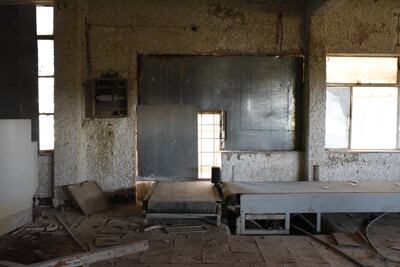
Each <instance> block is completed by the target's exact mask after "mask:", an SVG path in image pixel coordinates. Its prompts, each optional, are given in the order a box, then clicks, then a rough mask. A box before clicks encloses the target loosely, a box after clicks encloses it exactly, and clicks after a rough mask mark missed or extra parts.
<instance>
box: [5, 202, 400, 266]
mask: <svg viewBox="0 0 400 267" xmlns="http://www.w3.org/2000/svg"><path fill="white" fill-rule="evenodd" d="M35 213H36V220H35V222H34V223H32V224H30V225H26V226H25V227H23V228H21V229H20V230H17V231H14V232H13V233H10V234H7V235H4V236H2V237H0V260H8V261H14V262H18V263H24V264H29V263H33V262H39V261H44V260H47V259H51V258H55V257H60V256H65V255H70V254H73V253H79V252H82V249H81V248H80V247H79V246H78V245H77V244H76V243H75V242H74V241H73V240H72V239H71V238H70V236H69V235H68V234H67V233H66V231H65V230H64V229H63V228H62V227H61V225H59V223H58V222H57V220H56V219H55V218H54V215H55V214H57V215H58V216H59V217H61V218H62V219H63V220H64V221H65V222H66V224H67V225H68V226H69V227H70V228H71V229H72V231H73V232H74V233H75V234H76V235H77V237H78V238H79V240H81V242H82V243H83V244H84V245H85V246H87V247H88V249H91V250H92V249H96V248H100V247H106V246H109V245H116V244H120V243H125V242H130V241H137V240H143V239H146V240H149V246H150V248H149V249H148V250H146V251H144V252H142V253H138V254H133V255H128V256H126V257H122V258H117V259H113V260H108V261H104V262H99V263H96V264H92V266H151V267H153V266H179V267H180V266H207V267H211V266H355V265H354V264H353V263H351V262H349V261H348V260H346V259H344V258H343V257H342V256H340V255H337V254H336V253H334V252H332V251H331V250H330V249H328V248H326V247H324V246H323V245H321V244H320V243H318V242H316V241H314V240H312V239H311V238H309V237H306V236H301V235H288V236H283V235H282V236H255V237H251V236H234V235H229V233H228V232H227V227H226V226H225V225H222V226H219V227H216V226H213V225H211V224H208V223H205V222H196V223H197V224H199V223H201V225H203V226H204V228H203V231H204V232H201V233H193V232H192V233H179V234H177V233H166V232H165V229H156V230H153V231H148V232H144V231H143V229H144V228H145V227H146V225H144V224H143V223H144V221H143V219H142V218H141V217H140V211H139V210H138V209H136V208H135V207H133V206H132V205H119V206H115V207H113V208H112V209H111V210H109V211H106V212H102V213H98V214H94V215H92V216H90V217H88V216H84V215H82V214H81V213H80V212H79V211H78V210H64V211H57V210H54V209H37V210H36V211H35ZM327 219H328V220H329V222H330V224H329V227H330V228H331V229H332V231H336V232H339V231H340V232H343V233H355V232H356V231H357V230H358V229H359V227H360V225H362V223H363V222H364V221H365V220H366V217H365V216H357V215H355V216H351V215H345V214H342V215H335V216H333V215H332V216H331V215H330V216H327ZM188 223H189V222H186V224H188ZM191 223H193V222H190V223H189V224H191ZM56 227H57V228H56ZM55 228H56V229H55ZM371 236H372V237H373V239H374V243H376V244H378V245H379V247H380V248H383V252H384V253H385V255H389V256H390V257H391V258H396V257H397V259H399V260H400V246H399V245H400V216H398V215H388V216H386V217H384V218H383V219H382V220H380V221H379V222H377V223H376V224H375V225H374V227H373V228H371ZM318 237H320V238H322V239H324V240H326V241H328V242H330V243H331V244H333V245H336V246H337V247H338V248H340V249H341V250H343V251H346V252H347V253H348V254H350V255H352V256H353V257H355V258H357V259H358V260H360V261H361V262H363V263H365V264H366V266H400V263H393V262H388V261H385V260H384V259H383V258H382V257H381V256H379V255H378V254H377V253H376V252H375V250H373V249H372V248H371V247H370V246H369V245H367V244H366V242H365V241H364V240H363V239H362V238H359V239H358V240H357V242H358V243H357V242H356V244H350V245H346V244H338V243H337V242H335V241H334V238H333V237H332V235H318Z"/></svg>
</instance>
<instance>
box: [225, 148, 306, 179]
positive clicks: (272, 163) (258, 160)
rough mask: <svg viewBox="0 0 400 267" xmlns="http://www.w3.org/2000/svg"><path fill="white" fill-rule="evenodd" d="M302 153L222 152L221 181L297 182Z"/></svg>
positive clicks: (301, 165)
mask: <svg viewBox="0 0 400 267" xmlns="http://www.w3.org/2000/svg"><path fill="white" fill-rule="evenodd" d="M303 162H304V161H303V153H302V152H296V151H293V152H292V151H287V152H285V151H283V152H277V151H273V152H259V151H257V152H222V153H221V166H222V167H221V179H222V181H231V182H265V181H269V182H275V181H280V182H282V181H284V182H290V181H298V180H300V179H302V178H303Z"/></svg>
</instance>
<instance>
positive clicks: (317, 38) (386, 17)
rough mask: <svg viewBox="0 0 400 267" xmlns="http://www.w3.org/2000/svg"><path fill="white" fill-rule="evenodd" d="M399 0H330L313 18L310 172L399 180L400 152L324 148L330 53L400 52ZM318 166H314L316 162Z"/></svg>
mask: <svg viewBox="0 0 400 267" xmlns="http://www.w3.org/2000/svg"><path fill="white" fill-rule="evenodd" d="M399 10H400V2H399V1H396V0H383V1H372V0H371V1H370V0H368V1H357V0H351V1H350V0H338V1H330V2H328V3H327V4H326V5H325V6H323V7H322V8H320V9H319V10H317V11H315V12H314V15H313V16H312V17H311V19H310V21H311V23H310V25H311V27H310V31H311V33H310V37H311V38H310V39H311V40H310V45H309V51H308V52H309V53H308V54H309V57H308V60H309V68H310V69H311V70H310V71H309V72H310V73H309V80H308V82H309V84H310V86H309V88H308V89H309V93H310V97H309V108H308V112H307V114H308V116H309V119H308V127H307V129H308V143H307V147H306V155H307V157H306V158H307V162H306V164H307V165H306V168H307V169H306V173H307V176H308V178H309V179H313V177H314V174H313V170H314V169H318V170H319V171H318V172H319V174H318V175H316V176H318V177H319V179H320V180H324V181H334V180H356V181H358V180H400V169H399V168H398V166H399V163H400V153H396V152H388V153H386V152H376V153H358V152H343V153H337V152H328V151H325V148H324V146H325V106H326V98H325V90H324V87H325V84H324V81H325V62H324V60H323V57H324V55H325V54H359V55H360V54H361V55H376V54H378V55H398V54H399V52H400V51H399V50H398V49H396V46H395V43H396V40H397V39H396V38H397V32H396V27H397V17H396V16H394V15H393V12H398V11H399ZM314 165H316V166H317V167H316V168H314V167H313V166H314Z"/></svg>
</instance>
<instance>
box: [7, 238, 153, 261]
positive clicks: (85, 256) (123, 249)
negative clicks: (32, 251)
mask: <svg viewBox="0 0 400 267" xmlns="http://www.w3.org/2000/svg"><path fill="white" fill-rule="evenodd" d="M148 248H149V242H148V241H147V240H142V241H138V242H133V243H127V244H123V245H118V246H113V247H108V248H104V249H98V250H94V251H89V252H84V253H80V254H75V255H70V256H65V257H61V258H56V259H52V260H48V261H44V262H38V263H33V264H30V265H23V264H18V263H13V262H7V261H0V266H7V267H17V266H31V267H53V266H67V267H75V266H87V265H88V264H91V263H95V262H99V261H103V260H108V259H113V258H118V257H122V256H125V255H128V254H132V253H138V252H142V251H144V250H146V249H148Z"/></svg>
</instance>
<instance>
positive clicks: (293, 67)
mask: <svg viewBox="0 0 400 267" xmlns="http://www.w3.org/2000/svg"><path fill="white" fill-rule="evenodd" d="M139 61H140V62H139V63H140V72H141V73H140V76H141V79H140V84H139V104H140V105H172V104H173V105H179V104H192V105H195V106H196V107H197V108H198V110H199V111H200V110H224V111H226V114H227V120H226V135H227V138H226V143H225V149H227V150H231V151H235V150H242V151H246V150H293V149H301V140H302V138H301V133H302V131H301V126H302V114H303V111H302V103H303V100H302V98H303V90H302V83H303V81H302V79H303V59H302V58H301V57H290V56H282V57H273V56H141V57H140V58H139ZM139 115H140V114H139ZM139 120H140V117H139ZM139 155H140V154H139Z"/></svg>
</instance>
